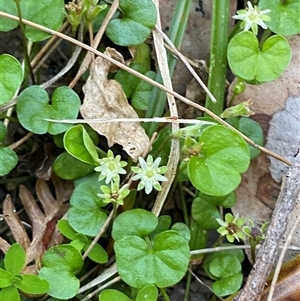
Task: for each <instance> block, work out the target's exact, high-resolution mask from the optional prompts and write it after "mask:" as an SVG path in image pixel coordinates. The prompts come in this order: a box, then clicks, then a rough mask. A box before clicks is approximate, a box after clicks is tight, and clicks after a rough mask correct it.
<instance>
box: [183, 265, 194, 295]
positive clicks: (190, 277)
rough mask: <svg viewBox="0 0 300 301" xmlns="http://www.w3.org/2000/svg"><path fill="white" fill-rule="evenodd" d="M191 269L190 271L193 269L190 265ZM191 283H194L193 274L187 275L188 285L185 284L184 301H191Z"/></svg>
mask: <svg viewBox="0 0 300 301" xmlns="http://www.w3.org/2000/svg"><path fill="white" fill-rule="evenodd" d="M189 268H190V269H191V268H192V266H191V264H190V265H189ZM191 283H192V274H191V273H187V279H186V284H185V292H184V299H183V301H189V294H190V288H191Z"/></svg>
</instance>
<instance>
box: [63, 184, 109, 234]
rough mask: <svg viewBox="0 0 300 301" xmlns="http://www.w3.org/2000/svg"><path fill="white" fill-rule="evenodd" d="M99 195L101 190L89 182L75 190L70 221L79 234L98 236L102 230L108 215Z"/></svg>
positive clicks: (71, 202) (69, 215) (69, 216)
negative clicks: (102, 208)
mask: <svg viewBox="0 0 300 301" xmlns="http://www.w3.org/2000/svg"><path fill="white" fill-rule="evenodd" d="M100 185H101V183H100V182H99V187H100ZM98 193H100V188H98V189H97V188H96V187H95V186H94V185H93V183H89V182H83V183H81V184H79V185H78V186H77V187H76V188H75V190H74V192H73V194H72V196H71V200H70V204H71V208H70V209H69V211H68V221H69V223H70V226H71V227H72V228H73V229H74V230H75V231H77V232H78V233H82V234H85V235H88V236H96V235H97V234H98V233H99V231H100V229H101V228H102V226H103V224H104V222H105V220H106V218H107V215H106V214H105V213H104V212H103V211H102V210H101V207H103V206H105V205H106V204H105V203H103V202H102V201H101V199H100V198H99V197H98V196H97V194H98Z"/></svg>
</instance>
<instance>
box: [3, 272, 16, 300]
mask: <svg viewBox="0 0 300 301" xmlns="http://www.w3.org/2000/svg"><path fill="white" fill-rule="evenodd" d="M12 276H13V275H12V274H11V273H10V272H8V271H6V270H3V269H1V268H0V288H4V287H8V286H11V277H12ZM0 300H1V299H0Z"/></svg>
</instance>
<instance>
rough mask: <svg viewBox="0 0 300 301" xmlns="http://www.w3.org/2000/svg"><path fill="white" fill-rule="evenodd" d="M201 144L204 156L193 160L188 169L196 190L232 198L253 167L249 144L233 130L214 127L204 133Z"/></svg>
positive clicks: (190, 161)
mask: <svg viewBox="0 0 300 301" xmlns="http://www.w3.org/2000/svg"><path fill="white" fill-rule="evenodd" d="M200 143H202V147H201V156H197V157H196V156H195V157H192V158H191V159H190V160H189V162H188V166H187V169H188V175H189V178H190V180H191V182H192V184H193V186H194V187H196V188H197V189H199V190H200V191H201V192H203V193H205V194H208V195H216V196H221V195H227V194H229V193H230V192H232V191H233V190H234V189H236V188H237V186H238V185H239V183H240V181H241V176H240V174H241V173H243V172H245V171H246V170H247V168H248V166H249V163H250V155H249V149H248V146H247V144H246V142H245V141H244V140H243V139H242V138H241V137H240V136H239V135H238V134H237V133H235V132H233V131H232V130H230V129H227V128H225V127H223V126H221V125H213V126H210V127H208V128H206V129H205V130H204V131H203V132H202V134H201V136H200Z"/></svg>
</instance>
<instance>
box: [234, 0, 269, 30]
mask: <svg viewBox="0 0 300 301" xmlns="http://www.w3.org/2000/svg"><path fill="white" fill-rule="evenodd" d="M247 5H248V8H246V9H242V10H239V11H237V15H235V16H233V17H232V18H233V19H237V20H242V21H243V22H242V23H241V27H242V28H244V31H248V30H249V29H250V28H251V29H252V31H253V33H254V34H255V35H257V32H258V26H257V25H259V26H261V27H262V28H263V29H267V28H268V27H267V25H266V24H265V23H264V21H270V20H271V18H270V17H269V16H266V14H268V13H269V12H271V10H270V9H265V10H262V11H259V9H258V7H257V6H254V7H253V6H252V4H251V2H250V1H248V2H247Z"/></svg>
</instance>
